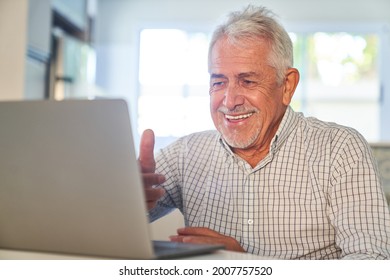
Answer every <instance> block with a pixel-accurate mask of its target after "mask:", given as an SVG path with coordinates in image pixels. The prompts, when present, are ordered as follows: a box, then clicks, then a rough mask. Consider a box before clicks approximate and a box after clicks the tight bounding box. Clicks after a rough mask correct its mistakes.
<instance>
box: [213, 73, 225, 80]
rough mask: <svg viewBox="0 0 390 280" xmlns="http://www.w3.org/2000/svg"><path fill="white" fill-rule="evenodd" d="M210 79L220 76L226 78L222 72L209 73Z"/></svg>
mask: <svg viewBox="0 0 390 280" xmlns="http://www.w3.org/2000/svg"><path fill="white" fill-rule="evenodd" d="M210 78H211V79H220V78H226V76H225V75H224V74H214V73H213V74H211V76H210Z"/></svg>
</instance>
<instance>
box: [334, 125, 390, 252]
mask: <svg viewBox="0 0 390 280" xmlns="http://www.w3.org/2000/svg"><path fill="white" fill-rule="evenodd" d="M335 142H339V143H342V144H340V146H339V147H335V156H334V158H333V162H332V170H331V179H330V185H331V191H330V194H329V201H330V202H329V209H328V212H329V217H330V222H331V223H332V225H333V226H334V228H335V232H336V245H337V246H339V247H340V249H341V251H342V255H341V257H342V258H343V259H390V213H389V208H388V205H387V202H386V200H385V196H384V192H383V188H382V186H381V182H380V178H379V175H378V174H379V172H378V168H377V165H376V162H375V160H374V158H373V156H372V153H371V150H370V148H369V145H368V143H367V142H366V141H365V140H364V139H363V137H362V136H360V135H359V134H358V133H357V132H356V133H355V134H351V135H350V137H348V138H347V140H345V141H342V142H340V141H335Z"/></svg>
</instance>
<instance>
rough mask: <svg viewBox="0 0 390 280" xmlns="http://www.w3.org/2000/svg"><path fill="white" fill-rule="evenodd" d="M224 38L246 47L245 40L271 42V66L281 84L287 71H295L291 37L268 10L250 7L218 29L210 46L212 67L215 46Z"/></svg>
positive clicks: (237, 13)
mask: <svg viewBox="0 0 390 280" xmlns="http://www.w3.org/2000/svg"><path fill="white" fill-rule="evenodd" d="M224 36H226V37H227V38H228V40H229V42H230V43H233V44H239V43H245V40H246V41H248V40H250V41H254V40H256V39H257V38H262V39H265V40H267V41H268V42H269V44H270V47H271V54H270V57H269V58H268V59H269V61H268V63H269V64H270V66H272V67H274V68H275V69H276V72H277V78H278V81H279V82H282V81H283V79H284V76H285V70H286V69H288V68H290V67H293V47H292V42H291V39H290V36H289V35H288V33H287V31H286V30H285V29H284V28H283V27H282V25H281V24H279V22H278V21H277V20H276V19H275V14H274V13H272V12H271V11H270V10H268V9H266V8H264V7H255V6H252V5H249V6H247V7H246V8H245V9H243V10H242V11H236V12H232V13H230V14H229V15H228V18H227V21H226V22H225V23H223V24H222V25H220V26H218V27H217V28H216V29H215V31H214V33H213V35H212V38H211V42H210V45H209V64H210V62H211V50H212V48H213V46H214V45H215V43H216V42H217V41H218V40H219V39H220V38H222V37H224Z"/></svg>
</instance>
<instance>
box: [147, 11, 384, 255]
mask: <svg viewBox="0 0 390 280" xmlns="http://www.w3.org/2000/svg"><path fill="white" fill-rule="evenodd" d="M209 73H210V104H211V105H210V111H211V116H212V119H213V122H214V124H215V127H216V131H205V132H199V133H195V134H192V135H188V136H186V137H183V138H181V139H179V140H177V141H176V142H175V143H173V144H171V145H170V146H168V147H166V148H164V149H162V150H161V151H160V153H159V154H158V155H157V157H156V160H155V159H154V156H153V143H154V136H153V132H152V131H150V130H147V131H145V132H144V134H143V136H142V139H141V147H140V157H139V161H140V165H141V168H142V172H143V178H144V185H145V193H146V198H147V202H148V207H149V215H150V218H151V220H152V221H153V220H155V219H157V218H159V217H161V216H163V215H165V214H167V213H169V212H170V211H172V209H175V208H178V209H180V211H181V212H182V213H183V215H184V219H185V225H186V227H185V228H182V229H178V233H177V235H175V236H172V237H171V240H173V241H179V242H193V243H218V244H224V245H225V247H226V248H227V249H228V250H235V251H245V252H248V253H252V254H258V255H262V256H269V257H272V258H281V259H337V258H349V259H386V258H390V214H389V210H388V207H387V204H386V201H385V198H384V194H383V190H382V187H381V184H380V179H379V176H378V172H377V167H376V164H375V161H374V159H373V157H372V154H371V151H370V148H369V146H368V144H367V142H366V141H365V140H364V139H363V137H362V136H361V135H360V134H359V133H358V132H357V131H355V130H353V129H351V128H348V127H343V126H340V125H337V124H334V123H326V122H323V121H320V120H317V119H315V118H306V117H304V116H303V115H302V114H300V113H296V112H294V111H293V110H292V108H291V107H290V106H289V104H290V101H291V99H292V97H293V94H294V91H295V89H296V87H297V84H298V82H299V72H298V70H297V69H295V68H293V51H292V43H291V40H290V38H289V36H288V34H287V32H286V31H285V30H284V28H283V27H282V26H281V25H280V24H279V23H278V22H277V21H276V20H275V19H274V16H273V14H272V13H271V12H270V11H269V10H267V9H265V8H263V7H254V6H248V7H247V8H245V9H244V10H243V11H239V12H234V13H231V14H230V15H229V17H228V19H227V21H226V23H225V24H223V25H221V26H219V27H218V28H217V29H216V30H215V32H214V34H213V37H212V40H211V43H210V48H209ZM156 185H157V186H156Z"/></svg>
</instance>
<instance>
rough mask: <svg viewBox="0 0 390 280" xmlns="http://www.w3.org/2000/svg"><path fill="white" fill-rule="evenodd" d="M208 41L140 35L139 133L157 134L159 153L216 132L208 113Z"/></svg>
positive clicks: (181, 34)
mask: <svg viewBox="0 0 390 280" xmlns="http://www.w3.org/2000/svg"><path fill="white" fill-rule="evenodd" d="M207 52H208V37H207V35H206V34H205V33H201V32H198V33H197V32H192V33H190V32H185V31H182V30H177V29H144V30H142V32H141V34H140V61H139V85H140V91H139V97H138V114H139V116H138V117H139V118H138V131H139V133H142V131H143V130H145V129H146V128H152V129H153V130H154V132H155V135H156V148H159V147H163V146H165V145H166V144H168V143H169V142H171V141H172V140H174V139H176V138H177V137H180V136H184V135H187V134H189V133H192V132H196V131H201V130H207V129H213V128H214V126H213V124H212V120H211V117H210V113H209V95H208V82H209V77H208V72H207Z"/></svg>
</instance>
